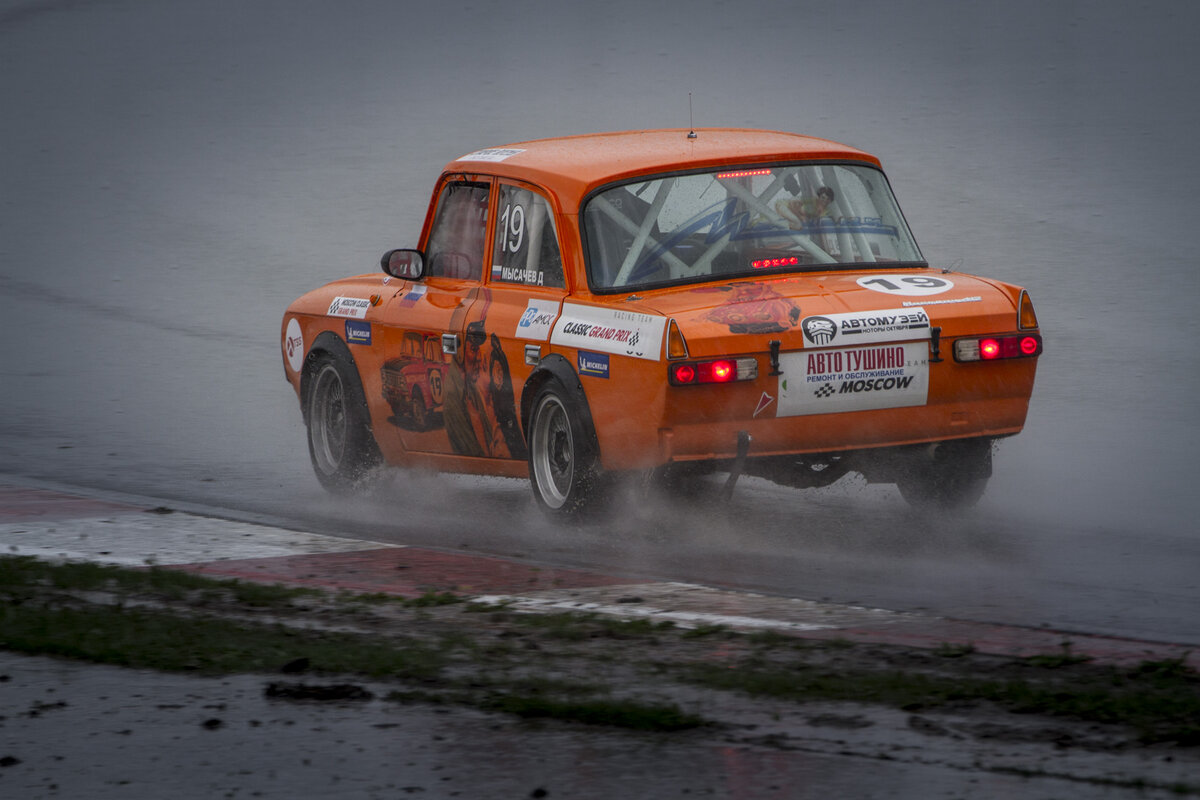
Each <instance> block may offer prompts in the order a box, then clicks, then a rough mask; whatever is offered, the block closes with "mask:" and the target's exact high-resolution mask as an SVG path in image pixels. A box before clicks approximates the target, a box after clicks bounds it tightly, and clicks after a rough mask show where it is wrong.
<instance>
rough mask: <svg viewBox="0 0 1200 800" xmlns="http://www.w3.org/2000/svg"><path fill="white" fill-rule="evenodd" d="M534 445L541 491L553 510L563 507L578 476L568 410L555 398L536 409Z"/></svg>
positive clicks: (535, 475) (538, 486)
mask: <svg viewBox="0 0 1200 800" xmlns="http://www.w3.org/2000/svg"><path fill="white" fill-rule="evenodd" d="M530 444H531V452H532V454H533V459H532V460H533V472H534V479H535V481H536V484H537V488H538V492H539V493H540V494H541V497H542V500H543V501H544V502H545V503H546V505H548V506H549V507H550V508H562V507H563V505H564V504H565V503H566V502H567V495H568V494H569V492H570V491H571V483H572V481H573V480H574V477H575V441H574V439H573V438H572V435H571V422H570V419H569V418H568V417H567V409H566V408H565V407H564V406H563V404H562V401H561V400H559V399H558V398H557V397H555V396H554V395H549V396H547V397H545V398H544V399H543V400H542V402H541V403H540V404H539V405H538V407H537V409H536V412H535V416H534V424H533V436H532V437H531V443H530Z"/></svg>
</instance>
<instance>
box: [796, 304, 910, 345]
mask: <svg viewBox="0 0 1200 800" xmlns="http://www.w3.org/2000/svg"><path fill="white" fill-rule="evenodd" d="M800 329H801V330H802V331H804V341H805V343H806V344H807V345H812V346H815V347H825V346H827V345H831V344H841V345H851V344H859V343H864V342H897V341H903V340H905V339H928V338H929V315H928V314H926V313H925V309H923V308H921V307H920V306H917V307H916V308H887V309H883V310H880V311H852V312H850V313H847V314H825V315H824V316H819V317H805V318H804V319H803V320H802V321H801V323H800Z"/></svg>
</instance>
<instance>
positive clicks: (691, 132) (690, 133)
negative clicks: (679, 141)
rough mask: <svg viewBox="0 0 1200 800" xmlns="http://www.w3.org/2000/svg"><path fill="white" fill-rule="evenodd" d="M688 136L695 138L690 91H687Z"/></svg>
mask: <svg viewBox="0 0 1200 800" xmlns="http://www.w3.org/2000/svg"><path fill="white" fill-rule="evenodd" d="M688 138H689V139H695V138H696V124H695V123H694V122H693V121H692V93H691V92H688Z"/></svg>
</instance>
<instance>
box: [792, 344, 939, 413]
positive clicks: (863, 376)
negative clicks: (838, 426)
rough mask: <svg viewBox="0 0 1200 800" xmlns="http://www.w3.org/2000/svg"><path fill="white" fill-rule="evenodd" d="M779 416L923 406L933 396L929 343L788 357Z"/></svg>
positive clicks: (849, 348) (860, 348)
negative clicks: (930, 380)
mask: <svg viewBox="0 0 1200 800" xmlns="http://www.w3.org/2000/svg"><path fill="white" fill-rule="evenodd" d="M779 362H780V368H781V369H782V370H783V377H782V378H781V379H780V381H779V406H778V408H777V410H776V415H777V416H781V417H785V416H798V415H802V414H829V413H836V412H840V411H868V410H872V409H878V408H903V407H907V406H923V405H925V403H926V401H927V400H928V397H929V346H928V345H927V344H926V343H924V342H905V343H902V344H883V345H873V346H868V347H843V348H838V349H833V350H821V351H798V352H792V353H784V354H782V355H781V356H780V358H779Z"/></svg>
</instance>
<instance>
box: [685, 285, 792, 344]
mask: <svg viewBox="0 0 1200 800" xmlns="http://www.w3.org/2000/svg"><path fill="white" fill-rule="evenodd" d="M699 291H712V292H728V293H729V297H728V299H727V300H726V301H725V302H724V303H722V304H721V305H720V306H718V307H717V308H714V309H713V310H712V311H710V312H708V314H706V315H705V319H708V320H711V321H712V322H716V323H718V324H720V325H728V326H729V331H730V333H781V332H783V331H786V330H789V329H790V328H791V327H792V326H793V325H795V324H796V320H797V319H799V318H800V308H799V306H797V305H796V304H795V303H793V302H792V301H791V300H789V299H788V298H786V297H783V296H782V295H780V294H779V293H778V292H776V291H775V290H774V289H772V288H771V287H770V286H767V285H765V284H761V283H739V284H737V285H736V286H719V287H715V288H712V289H700V290H699Z"/></svg>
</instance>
